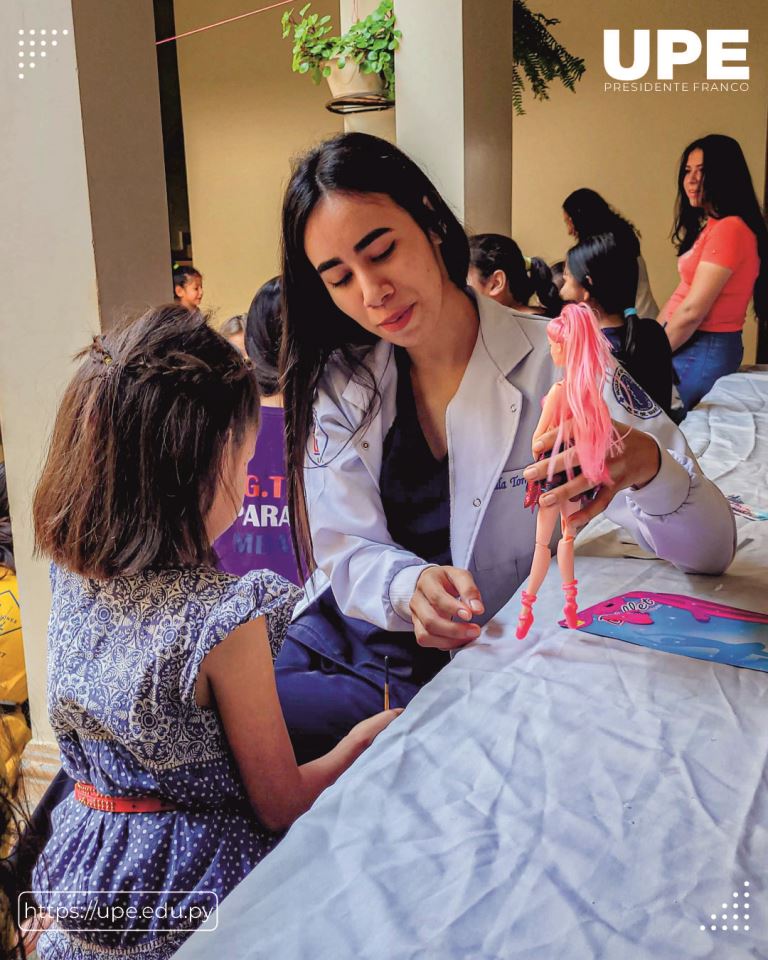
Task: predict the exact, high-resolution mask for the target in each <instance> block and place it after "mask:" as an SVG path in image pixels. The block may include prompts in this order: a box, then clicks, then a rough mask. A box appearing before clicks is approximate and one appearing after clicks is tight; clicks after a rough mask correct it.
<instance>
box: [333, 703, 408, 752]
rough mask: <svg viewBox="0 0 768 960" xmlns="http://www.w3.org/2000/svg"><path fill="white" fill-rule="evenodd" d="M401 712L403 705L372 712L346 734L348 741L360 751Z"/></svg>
mask: <svg viewBox="0 0 768 960" xmlns="http://www.w3.org/2000/svg"><path fill="white" fill-rule="evenodd" d="M402 712H403V707H397V708H396V709H394V710H382V711H381V713H374V715H373V716H372V717H367V718H366V719H365V720H361V721H360V723H357V724H355V726H354V727H352V729H351V730H350V731H349V733H348V734H347V737H348V738H349V740H350V743H352V744H354V745H355V747H356V748H358V749H359V750H360V752H361V753H362V751H363V750H367V749H368V747H370V745H371V744H372V743H373V741H374V740H375V739H376V737H378V735H379V734H380V733H381V731H382V730H385V729H386V728H387V727H388V726H389V725H390V723H392V721H393V720H394V719H395V717H399V716H400V714H401V713H402ZM345 739H346V738H345Z"/></svg>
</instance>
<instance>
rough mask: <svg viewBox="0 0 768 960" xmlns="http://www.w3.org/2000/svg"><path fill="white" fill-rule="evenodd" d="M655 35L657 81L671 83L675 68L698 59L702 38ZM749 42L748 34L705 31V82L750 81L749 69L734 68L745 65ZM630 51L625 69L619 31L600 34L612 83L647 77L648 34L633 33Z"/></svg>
mask: <svg viewBox="0 0 768 960" xmlns="http://www.w3.org/2000/svg"><path fill="white" fill-rule="evenodd" d="M655 32H656V79H657V80H673V79H674V70H675V67H676V66H682V65H684V64H689V63H695V62H696V61H697V60H698V59H699V57H700V56H701V52H702V49H703V44H702V42H701V38H700V37H699V35H698V34H697V33H694V32H693V31H692V30H657V31H655ZM748 42H749V30H707V37H706V47H707V55H706V56H707V80H749V67H748V66H746V65H745V66H733V63H734V62H737V61H745V62H746V59H747V48H746V44H747V43H748ZM726 44H729V46H726ZM732 44H741V46H731V45H732ZM632 49H633V52H632V65H631V66H629V67H625V66H623V65H622V62H621V31H620V30H604V31H603V63H604V65H605V70H606V73H608V75H609V76H611V77H613V78H614V80H639V79H640V78H641V77H644V76H645V75H646V74H647V73H648V71H649V69H650V66H651V31H650V30H634V31H633V48H632Z"/></svg>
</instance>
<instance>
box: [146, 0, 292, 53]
mask: <svg viewBox="0 0 768 960" xmlns="http://www.w3.org/2000/svg"><path fill="white" fill-rule="evenodd" d="M294 2H295V0H280V2H279V3H272V4H270V5H269V6H268V7H259V9H258V10H251V11H250V12H249V13H241V14H240V15H239V16H237V17H230V18H229V19H228V20H219V21H218V22H217V23H209V24H208V25H207V26H205V27H197V28H196V29H195V30H187V31H186V33H177V34H176V36H175V37H166V38H165V40H157V41H156V42H155V46H156V47H159V46H160V45H161V44H162V43H171V41H173V40H180V39H181V38H182V37H191V36H192V34H193V33H203V31H205V30H213V28H214V27H221V26H223V25H224V24H225V23H234V22H235V20H245V18H246V17H252V16H253V15H254V14H255V13H266V11H267V10H274V9H275V8H276V7H284V6H286V4H289V3H294Z"/></svg>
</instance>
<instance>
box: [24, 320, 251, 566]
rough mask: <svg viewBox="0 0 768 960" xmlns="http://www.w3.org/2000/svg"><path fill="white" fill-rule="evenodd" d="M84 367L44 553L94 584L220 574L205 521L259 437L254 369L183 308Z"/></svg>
mask: <svg viewBox="0 0 768 960" xmlns="http://www.w3.org/2000/svg"><path fill="white" fill-rule="evenodd" d="M80 358H82V361H83V362H82V364H81V366H80V368H79V369H78V371H77V373H76V374H75V376H74V377H73V379H72V382H71V383H70V384H69V386H68V387H67V389H66V391H65V393H64V398H63V400H62V402H61V407H60V408H59V413H58V416H57V418H56V424H55V426H54V430H53V437H52V439H51V445H50V449H49V451H48V457H47V460H46V463H45V467H44V468H43V473H42V476H41V478H40V482H39V483H38V486H37V490H36V492H35V499H34V506H33V513H34V524H35V543H36V547H37V550H38V552H39V553H42V554H45V555H47V556H49V557H50V558H51V559H52V560H53V561H54V562H55V563H57V564H60V565H61V566H63V567H66V568H67V569H68V570H72V571H74V572H75V573H79V574H81V575H82V576H87V577H94V578H96V579H106V578H108V577H113V576H118V575H131V574H136V573H139V572H141V571H143V570H147V569H153V568H162V567H180V566H181V567H185V566H195V565H198V564H210V563H214V562H215V555H214V553H213V550H212V548H211V545H210V542H209V540H208V536H207V534H206V529H205V518H206V515H207V513H208V511H209V510H210V508H211V505H212V503H213V499H214V495H215V492H216V488H217V484H218V482H219V478H220V476H221V472H222V466H223V459H224V455H225V452H226V450H227V449H228V441H229V439H230V438H231V439H232V441H233V442H234V443H235V444H237V443H240V442H241V441H242V439H243V437H244V435H245V431H246V429H247V427H248V426H249V425H258V418H259V393H258V386H257V383H256V378H255V376H254V374H253V370H252V368H251V366H250V363H249V362H248V361H247V360H244V359H243V357H242V356H241V355H240V353H239V352H238V351H237V350H236V348H235V347H233V346H232V345H231V344H230V343H228V342H227V341H226V340H225V339H224V337H222V336H221V335H220V334H218V333H216V331H215V330H213V329H211V327H210V326H209V325H208V324H207V323H206V320H205V318H204V317H203V316H202V315H201V314H200V313H193V314H190V313H189V311H188V310H186V309H185V308H184V307H180V306H179V305H178V304H169V305H167V306H162V307H157V308H154V309H152V310H149V311H147V313H145V314H144V315H143V316H142V317H141V318H140V319H139V320H136V321H134V322H133V323H131V324H130V325H128V326H127V327H125V328H124V329H122V330H120V331H117V332H110V333H108V334H106V335H104V336H99V337H94V339H93V343H92V345H91V346H90V348H88V349H86V350H83V351H82V353H80V354H78V357H77V359H80Z"/></svg>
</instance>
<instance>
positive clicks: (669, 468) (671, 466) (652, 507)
mask: <svg viewBox="0 0 768 960" xmlns="http://www.w3.org/2000/svg"><path fill="white" fill-rule="evenodd" d="M649 436H652V434H649ZM653 439H654V440H655V441H656V443H657V444H658V443H659V441H658V440H656V437H653ZM659 451H660V453H661V465H660V466H659V472H658V473H657V474H656V476H655V477H654V478H653V480H651V482H650V483H648V484H646V486H644V487H643V488H642V489H641V490H633V489H632V488H631V487H630V488H629V489H628V490H626V491H625V494H626V497H627V500H629V502H630V503H632V504H634V505H635V506H637V507H638V508H639V509H640V510H642V512H643V513H645V514H647V515H648V516H651V517H664V516H667V515H668V514H670V513H674V512H675V511H676V510H679V509H680V507H682V505H683V504H684V503H685V501H686V500H687V499H688V495H689V493H690V490H691V482H692V479H693V478H692V476H691V474H690V472H689V471H688V470H687V469H686V466H685V463H684V462H682V461H684V459H685V458H683V457H678V456H676V455H675V454H673V453H672V452H671V451H668V450H664V449H663V448H662V447H661V445H660V444H659Z"/></svg>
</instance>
